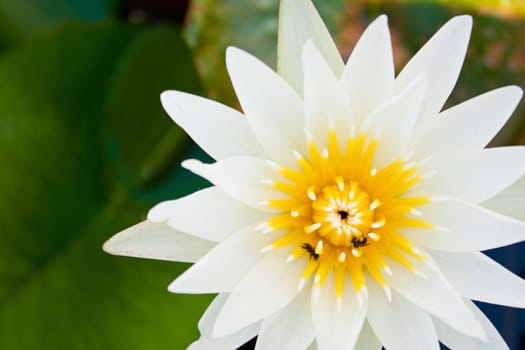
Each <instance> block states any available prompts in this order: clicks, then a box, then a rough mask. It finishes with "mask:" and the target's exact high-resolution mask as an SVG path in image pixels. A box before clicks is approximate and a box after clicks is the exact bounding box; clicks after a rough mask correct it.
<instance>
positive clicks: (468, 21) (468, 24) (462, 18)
mask: <svg viewBox="0 0 525 350" xmlns="http://www.w3.org/2000/svg"><path fill="white" fill-rule="evenodd" d="M449 23H451V24H452V23H454V24H457V25H459V26H464V27H465V28H468V29H469V31H470V30H471V29H472V16H471V15H459V16H456V17H453V18H451V19H450V21H449Z"/></svg>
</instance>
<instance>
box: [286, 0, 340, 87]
mask: <svg viewBox="0 0 525 350" xmlns="http://www.w3.org/2000/svg"><path fill="white" fill-rule="evenodd" d="M308 40H312V41H313V43H314V44H315V46H317V47H318V48H319V50H320V51H321V53H322V54H323V57H324V58H325V60H326V61H327V62H328V64H329V65H330V67H331V69H332V71H333V72H334V74H335V75H336V76H337V77H339V76H340V75H341V72H342V71H343V69H344V63H343V60H342V58H341V55H340V54H339V51H338V50H337V47H336V46H335V43H334V41H333V40H332V37H331V36H330V33H329V32H328V29H326V26H325V25H324V23H323V20H322V19H321V17H320V16H319V13H317V10H316V9H315V7H314V6H313V4H312V2H311V1H310V0H282V1H281V6H280V11H279V34H278V44H277V71H278V72H279V74H280V75H281V76H282V77H284V79H286V80H287V81H288V82H289V83H290V85H292V86H293V87H294V89H295V90H296V91H297V92H298V93H299V94H302V92H303V71H302V66H301V52H302V49H303V45H304V43H305V42H306V41H308Z"/></svg>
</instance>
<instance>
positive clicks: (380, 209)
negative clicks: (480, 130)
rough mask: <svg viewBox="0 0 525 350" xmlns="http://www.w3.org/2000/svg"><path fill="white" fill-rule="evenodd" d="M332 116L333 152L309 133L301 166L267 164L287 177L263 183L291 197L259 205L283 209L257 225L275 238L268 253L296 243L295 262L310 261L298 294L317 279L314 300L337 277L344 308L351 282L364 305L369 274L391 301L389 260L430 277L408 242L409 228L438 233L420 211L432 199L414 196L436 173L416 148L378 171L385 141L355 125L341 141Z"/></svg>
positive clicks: (330, 136)
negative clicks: (424, 166)
mask: <svg viewBox="0 0 525 350" xmlns="http://www.w3.org/2000/svg"><path fill="white" fill-rule="evenodd" d="M327 118H328V123H329V125H330V128H329V129H330V130H329V132H328V138H327V142H326V143H325V146H326V148H318V146H317V145H316V143H315V142H314V140H313V136H312V133H311V132H310V131H309V130H308V129H305V135H306V141H307V151H306V152H305V153H301V152H299V151H297V150H293V151H292V152H293V156H294V158H295V159H296V161H297V164H298V167H294V168H286V167H283V166H281V165H280V164H277V163H274V162H268V166H269V167H270V168H271V169H272V170H274V171H275V172H277V174H278V175H279V176H281V178H282V179H284V180H269V179H263V180H262V183H264V184H267V185H271V186H272V187H273V188H274V189H276V190H278V191H281V192H282V193H284V194H285V195H286V196H284V197H283V198H285V199H282V198H280V199H272V198H268V199H266V200H264V201H261V202H259V205H261V206H264V207H269V208H272V209H276V210H277V211H278V212H279V213H278V214H276V215H275V216H274V217H272V218H271V219H269V220H267V221H266V222H263V223H261V224H259V225H258V226H257V227H256V230H257V231H260V232H261V233H263V234H267V233H271V232H273V233H272V234H274V235H276V239H275V240H274V242H273V243H272V244H270V245H267V246H265V247H264V248H262V249H261V252H262V253H264V252H269V251H272V250H276V249H280V248H282V247H287V246H292V249H291V253H290V255H289V256H288V258H287V261H288V262H290V263H292V262H294V261H296V260H298V259H307V261H308V263H307V264H306V267H305V269H304V272H303V274H302V276H301V278H300V280H299V281H298V289H299V290H302V289H303V288H304V287H305V286H306V284H307V283H309V282H310V281H312V279H313V298H314V302H315V301H316V298H317V297H318V295H319V293H320V288H322V286H323V284H324V283H325V281H326V279H327V277H328V276H329V275H330V274H333V276H334V278H335V288H336V300H337V303H338V308H341V305H344V304H343V303H344V302H345V301H344V300H342V297H343V290H344V288H347V287H348V283H346V284H345V281H348V280H351V281H352V282H351V283H350V284H351V286H352V287H353V289H354V291H355V293H356V295H357V298H358V301H359V303H360V305H363V304H364V301H365V300H366V298H367V297H368V292H367V291H368V290H367V287H366V279H365V275H364V273H365V271H366V273H367V274H368V276H371V277H372V278H373V279H374V280H375V281H376V282H377V283H378V284H379V285H380V286H381V287H382V288H383V290H384V291H385V294H386V296H387V298H388V299H389V300H391V298H392V291H391V288H390V287H389V286H388V284H387V281H388V280H389V279H388V277H389V276H391V275H392V269H391V268H390V267H389V265H388V264H387V261H388V260H389V259H390V260H392V261H394V262H396V263H397V264H399V265H401V266H402V267H404V268H406V269H408V270H409V271H412V272H413V273H414V274H416V275H418V276H420V277H422V278H423V276H424V275H423V274H422V273H421V272H420V271H419V270H417V269H416V264H417V262H418V261H422V260H424V259H425V258H426V255H425V252H424V251H422V250H420V249H419V248H418V247H416V246H415V245H414V244H413V243H412V242H410V241H409V240H408V239H407V238H405V237H404V236H403V230H404V229H406V228H419V229H430V228H434V226H433V225H431V224H430V223H427V222H426V221H424V218H425V216H424V214H423V212H422V211H421V210H420V206H422V205H424V204H427V203H429V202H430V197H425V196H419V197H415V196H410V195H409V192H408V190H409V189H410V188H412V187H413V186H414V185H415V184H417V183H419V182H420V181H425V176H431V174H430V175H428V174H426V175H425V174H422V173H421V172H420V170H419V168H418V167H419V165H420V163H421V161H414V156H415V154H416V152H414V151H410V152H407V153H406V154H404V155H403V154H400V155H399V158H398V159H397V160H395V161H393V162H391V163H390V164H387V165H386V166H382V167H377V166H378V165H377V164H376V163H375V158H376V156H375V153H376V149H377V144H378V142H380V140H375V139H372V138H370V137H369V135H367V134H366V133H363V132H362V133H359V132H358V131H357V128H356V126H355V125H353V126H352V130H351V131H350V135H349V136H345V137H347V139H341V138H339V139H338V138H337V135H336V130H337V129H336V128H334V127H333V120H332V119H331V118H332V117H331V116H330V115H327Z"/></svg>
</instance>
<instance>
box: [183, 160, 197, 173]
mask: <svg viewBox="0 0 525 350" xmlns="http://www.w3.org/2000/svg"><path fill="white" fill-rule="evenodd" d="M180 165H181V166H182V167H183V168H185V169H188V170H190V171H195V170H196V169H198V168H199V167H200V166H201V165H202V162H201V161H200V160H197V159H186V160H184V161H182V163H180Z"/></svg>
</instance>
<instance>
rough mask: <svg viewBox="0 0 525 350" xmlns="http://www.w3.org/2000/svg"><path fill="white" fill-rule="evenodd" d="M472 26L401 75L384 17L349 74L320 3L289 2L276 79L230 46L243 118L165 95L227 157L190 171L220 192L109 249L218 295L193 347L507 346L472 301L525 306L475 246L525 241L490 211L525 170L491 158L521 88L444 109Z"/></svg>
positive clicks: (444, 36) (511, 280) (210, 149)
mask: <svg viewBox="0 0 525 350" xmlns="http://www.w3.org/2000/svg"><path fill="white" fill-rule="evenodd" d="M471 21H472V20H471V18H470V17H469V16H459V17H455V18H453V19H451V20H450V21H449V22H447V23H446V24H445V25H444V26H443V27H442V28H441V29H440V30H439V31H438V32H437V33H436V34H435V35H434V36H433V37H432V38H431V39H430V40H429V42H428V43H427V44H426V45H425V46H424V47H423V48H422V49H421V50H420V51H419V52H418V53H417V54H416V55H415V56H414V58H412V60H410V62H409V63H408V64H407V65H406V66H405V67H404V69H403V70H402V71H401V73H400V74H399V75H398V76H397V77H395V75H394V66H393V60H392V49H391V44H390V36H389V31H388V26H387V19H386V17H385V16H380V17H379V18H377V19H376V20H375V21H374V22H373V23H372V24H371V25H370V26H369V27H368V28H367V29H366V31H365V32H364V33H363V35H362V37H361V39H360V40H359V42H358V44H357V45H356V47H355V49H354V51H353V53H352V55H351V56H350V58H349V60H348V62H347V63H346V65H345V64H344V63H343V61H342V59H341V57H340V55H339V53H338V51H337V49H336V47H335V45H334V42H333V41H332V39H331V38H330V36H329V34H328V31H327V30H326V27H325V26H324V24H323V23H322V21H321V19H320V17H319V15H318V14H317V12H316V11H315V9H314V7H313V5H312V4H311V3H310V2H309V1H308V0H283V1H282V2H281V18H280V28H279V46H278V53H279V63H278V72H279V74H277V73H275V72H274V71H272V70H271V69H270V68H268V67H267V66H265V65H264V64H263V63H261V62H260V61H259V60H257V59H256V58H254V57H253V56H251V55H250V54H248V53H246V52H244V51H242V50H240V49H237V48H229V49H228V50H227V53H226V61H227V66H228V71H229V74H230V77H231V80H232V83H233V86H234V88H235V91H236V93H237V96H238V98H239V101H240V103H241V106H242V108H243V110H244V116H243V114H241V113H239V112H237V111H235V110H233V109H230V108H228V107H225V106H223V105H221V104H218V103H215V102H213V101H210V100H207V99H204V98H201V97H197V96H193V95H190V94H187V93H183V92H178V91H167V92H165V93H163V94H162V104H163V106H164V108H165V109H166V111H167V112H168V114H169V115H170V116H171V117H172V118H173V120H174V121H175V122H176V123H177V124H179V125H180V126H181V127H183V128H184V129H185V130H186V131H187V132H188V134H190V135H191V136H192V138H193V139H194V140H195V142H197V144H199V145H200V146H201V147H202V148H203V149H204V150H205V151H206V152H207V153H209V154H210V155H211V156H212V157H213V158H215V159H216V160H217V161H216V162H215V163H213V164H203V163H201V162H200V161H197V160H188V161H185V162H184V163H183V166H184V167H186V168H187V169H189V170H191V171H193V172H194V173H196V174H198V175H200V176H202V177H204V178H206V179H207V180H209V181H210V182H211V183H212V184H213V186H212V187H209V188H206V189H204V190H201V191H198V192H195V193H193V194H191V195H189V196H187V197H184V198H180V199H177V200H173V201H168V202H163V203H160V204H158V205H157V206H155V207H154V208H153V209H151V211H150V212H149V214H148V220H147V221H144V222H142V223H140V224H138V225H137V226H134V227H132V228H129V229H127V230H125V231H123V232H121V233H119V234H117V235H116V236H114V237H113V238H112V239H110V240H109V241H108V242H107V243H106V245H105V247H104V249H105V250H106V251H108V252H110V253H112V254H120V255H130V256H137V257H147V258H156V259H165V260H174V261H188V262H196V263H195V264H194V265H193V266H192V267H190V268H189V269H188V270H187V271H186V272H185V273H183V274H182V275H181V276H180V277H179V278H177V279H176V280H175V281H174V282H173V283H172V284H171V285H170V286H169V290H170V291H172V292H177V293H219V295H218V296H217V297H216V299H215V300H214V301H213V303H212V304H211V305H210V307H209V308H208V310H207V311H206V313H205V314H204V316H203V317H202V319H201V321H200V323H199V329H200V332H201V338H200V339H199V340H198V341H196V342H195V343H193V344H192V345H191V346H190V348H191V349H235V348H236V347H238V346H240V345H242V344H243V343H245V342H246V341H248V340H249V339H251V338H252V337H254V336H256V335H258V340H257V346H256V348H257V349H272V350H273V349H306V348H308V347H309V346H312V347H317V348H318V349H323V350H333V349H375V350H379V349H381V345H384V346H385V348H387V349H388V350H395V349H400V350H406V349H439V341H441V342H443V343H444V344H446V345H447V346H449V347H450V348H453V349H506V348H507V346H506V344H505V342H504V341H503V339H502V338H501V337H500V335H499V334H498V332H497V331H496V330H495V328H494V327H493V326H492V325H491V323H490V322H489V321H488V319H487V318H486V317H485V316H484V315H483V314H482V313H481V312H480V311H479V309H478V308H477V307H476V306H475V305H474V304H473V303H472V302H471V301H470V299H474V300H481V301H485V302H489V303H496V304H502V305H510V306H516V307H525V282H524V281H523V280H522V279H520V278H519V277H517V276H515V275H513V274H512V273H511V272H509V271H507V270H506V269H505V268H504V267H502V266H500V265H498V264H497V263H496V262H494V261H493V260H491V259H490V258H488V257H487V256H485V255H484V254H482V253H480V252H479V251H481V250H486V249H491V248H496V247H501V246H504V245H509V244H512V243H515V242H519V241H521V240H523V238H524V237H525V223H523V222H521V221H519V220H517V219H513V218H510V217H507V216H504V215H502V214H498V213H496V212H494V211H491V210H489V209H486V208H485V207H484V206H483V203H484V202H485V201H487V200H488V199H490V198H493V197H494V196H496V195H497V194H498V193H500V192H501V191H502V190H504V189H505V188H507V187H508V186H509V185H511V184H512V183H514V182H515V181H516V180H518V179H519V178H520V177H521V176H522V175H523V174H524V172H525V161H524V160H525V148H524V147H502V148H489V149H486V148H484V147H485V146H486V145H487V143H488V142H489V141H490V140H491V138H492V137H493V136H494V135H495V134H496V133H497V131H498V130H499V129H500V128H501V127H502V126H503V124H504V123H505V122H506V121H507V119H508V118H509V116H510V115H511V113H512V112H513V110H514V109H515V107H516V105H517V103H518V101H519V100H520V98H521V95H522V92H521V89H520V88H518V87H514V86H510V87H504V88H500V89H497V90H494V91H491V92H488V93H486V94H483V95H481V96H478V97H476V98H473V99H471V100H468V101H467V102H464V103H462V104H460V105H458V106H455V107H453V108H450V109H447V110H445V111H443V112H442V111H441V110H442V108H443V104H444V102H445V101H446V99H447V98H448V96H449V94H450V92H451V91H452V89H453V87H454V85H455V83H456V80H457V78H458V75H459V71H460V68H461V64H462V61H463V59H464V57H465V53H466V50H467V44H468V40H469V35H470V30H471ZM507 198H508V197H507ZM518 199H519V198H518ZM515 200H516V199H515ZM515 200H514V201H515ZM496 202H498V201H497V200H496V201H495V203H496ZM499 202H501V201H499ZM514 203H515V202H514ZM502 209H504V208H502Z"/></svg>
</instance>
